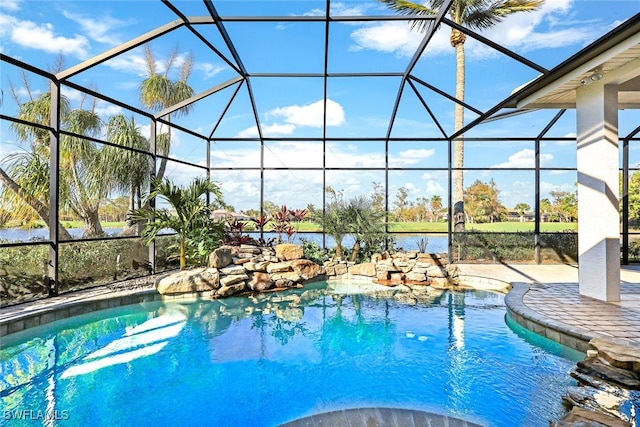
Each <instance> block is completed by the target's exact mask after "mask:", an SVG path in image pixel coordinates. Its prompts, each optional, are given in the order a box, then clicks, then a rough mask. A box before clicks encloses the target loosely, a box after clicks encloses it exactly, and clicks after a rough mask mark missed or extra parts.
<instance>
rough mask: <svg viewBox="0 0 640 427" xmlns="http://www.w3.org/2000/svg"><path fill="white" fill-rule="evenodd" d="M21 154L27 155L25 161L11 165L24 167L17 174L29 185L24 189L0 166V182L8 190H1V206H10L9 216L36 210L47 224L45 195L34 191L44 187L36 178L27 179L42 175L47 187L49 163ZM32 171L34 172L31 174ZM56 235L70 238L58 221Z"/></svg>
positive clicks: (25, 216) (12, 216)
mask: <svg viewBox="0 0 640 427" xmlns="http://www.w3.org/2000/svg"><path fill="white" fill-rule="evenodd" d="M20 154H23V153H20ZM23 155H24V156H25V157H27V159H26V161H25V162H24V163H23V162H19V161H18V162H16V163H14V164H13V165H12V166H13V167H15V168H21V167H25V174H24V175H21V174H17V175H19V176H20V177H21V179H22V181H23V182H24V183H25V184H26V185H28V186H29V187H28V188H26V189H25V188H23V186H21V185H20V184H19V183H17V182H16V181H14V180H13V179H12V178H11V176H9V175H8V174H7V173H6V172H5V171H4V169H2V168H0V182H2V184H3V185H4V188H5V189H6V190H8V191H5V190H3V191H2V198H1V200H2V201H3V206H11V207H12V209H11V213H10V215H11V218H14V219H20V218H27V217H28V216H29V215H30V214H31V212H36V214H37V215H38V216H39V217H40V219H41V220H42V221H44V223H45V224H49V206H47V205H46V204H45V203H43V202H42V201H41V200H43V199H46V197H47V196H46V195H44V196H43V195H40V196H42V198H40V197H39V196H38V195H36V193H37V192H38V191H39V190H41V189H42V188H44V187H43V186H42V185H39V184H38V183H37V181H36V180H33V179H29V177H31V178H36V179H38V180H39V179H42V178H43V177H44V179H45V180H46V181H47V187H48V180H49V164H48V163H45V164H43V163H42V162H40V159H39V158H38V157H37V156H33V155H32V154H30V153H25V154H23ZM30 160H31V161H35V162H37V164H35V165H32V164H30ZM42 168H46V171H45V173H42V171H43V169H42ZM11 172H12V171H11V170H10V173H11ZM33 172H35V173H34V174H33V175H31V174H32V173H33ZM58 236H59V238H60V239H62V240H71V239H72V237H71V234H69V231H67V229H66V228H64V226H63V225H62V224H61V223H60V222H58Z"/></svg>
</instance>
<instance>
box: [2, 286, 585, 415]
mask: <svg viewBox="0 0 640 427" xmlns="http://www.w3.org/2000/svg"><path fill="white" fill-rule="evenodd" d="M384 289H385V291H386V292H384V293H375V292H373V293H369V292H370V291H375V290H377V287H375V286H371V285H367V286H353V285H349V284H346V283H336V282H329V284H328V285H327V283H325V282H322V283H316V284H312V285H307V286H306V287H305V288H304V289H299V290H291V291H287V292H281V293H273V294H265V295H259V296H255V297H248V298H247V297H239V298H229V299H224V300H217V301H186V300H185V301H184V302H179V303H175V302H172V303H164V304H159V303H150V304H145V305H142V306H128V307H121V308H118V309H113V310H107V311H102V312H98V313H93V314H91V315H83V316H79V317H77V318H73V319H68V320H66V321H63V322H56V323H55V324H51V325H49V326H47V327H40V328H35V329H31V330H29V331H28V333H29V334H30V335H31V336H30V337H21V338H20V341H15V342H13V343H10V342H9V341H10V340H12V339H14V337H3V341H4V343H3V348H2V350H0V363H1V365H0V367H1V368H2V373H3V375H2V378H1V379H0V397H1V400H2V407H3V410H4V411H24V410H30V411H42V412H43V413H45V414H46V413H50V414H53V413H54V411H57V413H61V411H66V412H65V414H66V415H67V418H68V419H66V420H65V421H64V425H88V424H92V425H165V424H171V425H234V426H241V425H247V426H272V425H278V424H281V423H284V422H287V421H291V420H293V419H296V418H300V417H304V416H308V415H311V414H314V413H318V412H327V411H332V410H337V409H346V408H355V407H365V406H384V407H399V408H411V409H419V410H424V411H430V412H436V413H441V414H444V415H449V416H454V417H458V418H465V419H469V420H471V421H475V422H478V423H481V424H485V425H495V426H503V425H504V426H507V425H508V426H513V425H526V426H536V425H540V426H543V425H544V426H546V425H548V421H549V420H552V419H558V418H560V417H561V416H562V415H563V414H564V408H563V407H562V404H561V398H560V397H561V395H562V394H563V393H564V390H565V388H566V387H567V386H568V385H570V384H573V381H572V379H571V378H570V377H569V375H568V371H569V370H570V369H571V367H572V366H573V365H574V363H575V361H576V360H580V359H581V358H582V357H583V355H582V354H581V353H578V352H575V351H573V350H571V349H568V348H566V347H563V346H561V345H559V344H556V343H552V342H550V341H548V340H546V339H543V338H540V337H538V336H534V335H533V334H531V333H530V332H527V331H525V330H523V329H522V328H518V327H517V326H512V328H514V329H513V330H512V329H510V327H509V326H508V324H507V322H505V308H504V301H503V300H504V297H503V296H502V295H500V294H496V293H489V292H480V291H466V292H445V291H436V290H432V289H430V288H422V289H421V292H405V291H406V289H404V291H402V292H399V291H390V290H389V288H384ZM354 290H359V291H365V293H360V294H353V293H352V292H353V291H354ZM509 324H511V322H509ZM514 331H515V333H514ZM7 338H8V339H7ZM14 340H15V339H14ZM530 342H535V344H536V345H533V344H531V343H530ZM540 346H542V347H544V348H542V347H540ZM6 418H7V417H5V420H6V422H7V424H8V425H11V424H13V423H15V424H16V425H19V424H21V422H19V421H16V420H12V419H6ZM8 418H12V417H8Z"/></svg>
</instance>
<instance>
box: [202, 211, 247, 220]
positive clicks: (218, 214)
mask: <svg viewBox="0 0 640 427" xmlns="http://www.w3.org/2000/svg"><path fill="white" fill-rule="evenodd" d="M211 219H223V220H225V221H227V220H230V221H233V220H234V219H235V220H237V221H248V220H250V219H251V217H250V216H248V215H245V214H243V213H237V212H233V211H228V210H226V209H216V210H215V211H213V212H211Z"/></svg>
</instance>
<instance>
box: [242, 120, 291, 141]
mask: <svg viewBox="0 0 640 427" xmlns="http://www.w3.org/2000/svg"><path fill="white" fill-rule="evenodd" d="M295 130H296V127H295V126H294V125H292V124H278V123H275V124H272V125H262V136H283V135H291V134H292V133H293V132H294V131H295ZM236 137H237V138H257V137H258V128H257V127H256V126H251V127H248V128H246V129H244V130H241V131H240V132H238V134H237V135H236Z"/></svg>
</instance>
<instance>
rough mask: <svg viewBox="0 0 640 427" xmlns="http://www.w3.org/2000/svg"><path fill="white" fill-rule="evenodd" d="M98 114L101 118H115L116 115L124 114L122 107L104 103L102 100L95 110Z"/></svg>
mask: <svg viewBox="0 0 640 427" xmlns="http://www.w3.org/2000/svg"><path fill="white" fill-rule="evenodd" d="M95 112H96V114H98V115H99V116H100V117H103V118H104V117H110V116H115V115H116V114H121V113H122V107H119V106H117V105H113V104H111V103H109V102H104V101H101V100H98V102H97V103H96V109H95Z"/></svg>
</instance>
